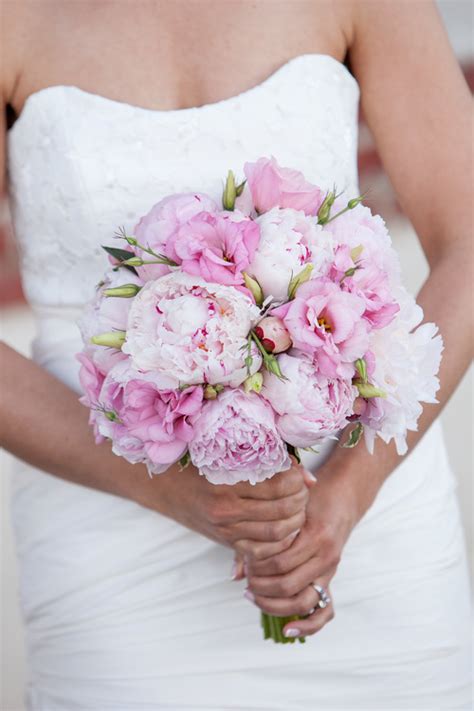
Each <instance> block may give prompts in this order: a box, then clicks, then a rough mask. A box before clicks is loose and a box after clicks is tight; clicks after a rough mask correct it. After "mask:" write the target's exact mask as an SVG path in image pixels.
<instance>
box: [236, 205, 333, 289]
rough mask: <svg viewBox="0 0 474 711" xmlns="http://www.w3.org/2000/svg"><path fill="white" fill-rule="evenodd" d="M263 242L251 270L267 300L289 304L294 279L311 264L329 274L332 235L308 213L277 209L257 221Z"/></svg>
mask: <svg viewBox="0 0 474 711" xmlns="http://www.w3.org/2000/svg"><path fill="white" fill-rule="evenodd" d="M256 222H257V223H258V226H259V228H260V242H259V244H258V247H257V250H256V252H255V256H254V257H253V259H252V261H251V264H250V266H249V268H248V273H249V274H250V276H252V277H253V278H255V279H256V280H257V281H258V283H259V284H260V286H261V288H262V290H263V293H264V295H265V297H267V296H273V298H274V299H275V300H277V301H286V300H287V298H288V287H289V285H290V282H291V280H292V279H293V277H295V276H297V275H298V274H300V273H301V271H302V270H303V269H304V268H305V266H306V265H307V264H312V265H313V267H314V271H313V275H320V274H325V273H326V271H327V269H328V266H329V264H330V263H331V261H332V258H333V245H332V240H331V236H330V235H329V234H328V233H326V232H324V231H323V228H322V227H321V225H318V224H317V223H316V221H315V220H312V219H310V218H308V217H307V216H306V215H305V214H304V212H301V211H298V210H292V209H290V208H286V209H283V210H282V209H279V208H274V209H272V210H270V212H267V213H265V214H264V215H261V216H260V217H258V218H257V220H256Z"/></svg>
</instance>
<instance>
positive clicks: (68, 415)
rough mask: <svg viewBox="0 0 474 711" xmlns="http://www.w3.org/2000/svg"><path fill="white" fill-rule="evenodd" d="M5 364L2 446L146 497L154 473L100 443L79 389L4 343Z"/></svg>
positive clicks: (87, 480) (81, 478) (1, 361)
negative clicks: (97, 440) (58, 378)
mask: <svg viewBox="0 0 474 711" xmlns="http://www.w3.org/2000/svg"><path fill="white" fill-rule="evenodd" d="M0 366H1V367H0V372H1V376H0V378H1V379H0V423H1V424H0V444H1V446H3V447H4V448H5V449H7V450H8V451H9V452H11V453H12V454H14V455H15V456H17V457H19V458H20V459H23V460H24V461H26V462H28V463H30V464H32V465H33V466H35V467H38V468H39V469H42V470H43V471H45V472H48V473H50V474H55V475H56V476H59V477H60V478H62V479H67V480H68V481H72V482H75V483H76V484H82V485H83V486H87V487H90V488H93V489H98V490H101V491H105V492H108V493H111V494H115V495H117V496H122V497H125V498H132V499H136V498H140V497H142V489H143V487H147V486H148V479H149V477H148V474H147V471H146V469H145V467H144V466H143V465H141V464H136V465H132V464H129V463H128V462H126V461H125V459H123V458H121V457H117V456H115V455H114V454H113V453H112V450H111V447H110V445H109V443H107V442H105V443H103V444H101V445H96V444H95V442H94V436H93V433H92V429H91V427H89V425H88V409H87V408H86V407H84V406H83V405H81V404H80V402H79V396H78V395H77V393H75V392H74V391H73V390H71V389H70V388H68V387H67V386H66V385H64V384H63V383H62V382H60V381H59V380H57V379H56V378H55V377H53V376H52V375H50V374H49V373H48V372H46V371H45V370H43V369H42V368H40V367H39V366H38V365H37V364H36V363H34V362H33V361H31V360H28V359H27V358H24V357H23V356H22V355H20V354H19V353H17V352H16V351H14V350H12V349H11V348H10V347H9V346H7V345H5V344H3V343H2V344H0ZM160 480H161V481H164V480H163V478H162V477H160ZM154 483H155V489H156V486H159V485H158V484H157V483H156V482H154ZM155 498H156V497H155Z"/></svg>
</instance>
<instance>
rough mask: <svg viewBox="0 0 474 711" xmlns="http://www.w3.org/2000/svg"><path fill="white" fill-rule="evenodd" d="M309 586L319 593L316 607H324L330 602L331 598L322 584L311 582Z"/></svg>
mask: <svg viewBox="0 0 474 711" xmlns="http://www.w3.org/2000/svg"><path fill="white" fill-rule="evenodd" d="M311 586H312V587H313V588H314V589H315V590H316V592H317V593H318V595H319V600H318V604H317V607H320V608H321V609H324V608H325V607H327V606H328V605H329V603H330V602H331V598H330V597H329V595H328V594H327V592H326V590H325V589H324V588H323V586H322V585H317V584H316V583H311Z"/></svg>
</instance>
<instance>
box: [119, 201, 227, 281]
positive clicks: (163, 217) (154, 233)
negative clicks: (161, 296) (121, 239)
mask: <svg viewBox="0 0 474 711" xmlns="http://www.w3.org/2000/svg"><path fill="white" fill-rule="evenodd" d="M217 210H218V207H217V205H216V203H215V202H214V200H212V199H211V198H210V197H209V196H208V195H205V194H202V193H178V194H176V195H170V196H169V197H165V198H164V199H163V200H160V202H159V203H157V204H156V205H154V206H153V207H152V208H151V210H150V212H148V213H147V214H146V215H144V217H142V218H141V220H140V221H139V223H138V224H137V226H136V227H135V229H134V232H133V236H134V237H135V238H136V240H137V241H138V242H139V243H140V244H142V245H143V246H144V247H149V248H151V249H152V250H153V251H154V252H156V253H157V254H163V255H165V256H166V257H168V259H171V260H172V261H175V262H178V261H179V259H178V256H177V254H176V253H175V252H174V251H173V249H172V248H171V247H170V245H171V241H172V237H173V236H174V235H175V234H176V232H177V231H178V230H179V229H180V227H182V226H183V225H185V224H186V223H187V222H189V220H191V219H192V218H193V217H195V216H196V215H197V214H199V213H200V212H203V211H205V212H208V213H213V212H217ZM133 249H134V252H135V254H136V255H137V256H138V257H141V258H142V259H146V260H152V259H153V256H151V255H149V254H147V253H146V252H143V251H142V250H141V249H140V248H138V247H134V248H133ZM138 271H139V273H140V275H141V276H142V277H143V279H145V280H146V281H148V280H149V279H156V278H158V277H160V276H163V275H164V274H168V272H169V271H170V268H169V267H168V266H166V265H164V264H146V265H144V266H142V267H138Z"/></svg>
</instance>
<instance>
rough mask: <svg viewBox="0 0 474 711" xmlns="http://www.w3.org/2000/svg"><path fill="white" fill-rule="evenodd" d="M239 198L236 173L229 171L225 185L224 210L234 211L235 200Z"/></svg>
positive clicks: (223, 195)
mask: <svg viewBox="0 0 474 711" xmlns="http://www.w3.org/2000/svg"><path fill="white" fill-rule="evenodd" d="M236 197H237V189H236V187H235V176H234V173H233V172H232V171H231V170H229V172H228V173H227V180H226V183H225V188H224V192H223V194H222V206H223V208H224V210H233V209H234V207H235V198H236Z"/></svg>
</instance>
